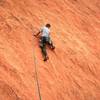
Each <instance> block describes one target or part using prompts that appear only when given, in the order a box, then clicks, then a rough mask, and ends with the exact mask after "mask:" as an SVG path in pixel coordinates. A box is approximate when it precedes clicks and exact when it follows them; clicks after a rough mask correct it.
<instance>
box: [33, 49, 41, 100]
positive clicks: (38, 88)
mask: <svg viewBox="0 0 100 100" xmlns="http://www.w3.org/2000/svg"><path fill="white" fill-rule="evenodd" d="M34 51H35V50H34ZM34 51H33V54H34V55H33V56H34V66H35V76H36V85H37V90H38V95H39V100H42V96H41V91H40V85H39V79H38V73H37V64H36V57H35V52H34Z"/></svg>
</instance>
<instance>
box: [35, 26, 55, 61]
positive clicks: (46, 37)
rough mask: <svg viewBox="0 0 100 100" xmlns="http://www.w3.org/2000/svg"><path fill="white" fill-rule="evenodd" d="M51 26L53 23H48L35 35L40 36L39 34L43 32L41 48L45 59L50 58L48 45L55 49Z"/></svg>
mask: <svg viewBox="0 0 100 100" xmlns="http://www.w3.org/2000/svg"><path fill="white" fill-rule="evenodd" d="M50 28H51V25H50V24H46V25H45V26H44V27H42V28H41V29H40V31H39V32H38V33H37V34H35V35H34V36H38V35H39V34H41V35H40V48H41V51H42V54H43V57H44V61H47V60H48V59H49V57H48V54H47V51H46V45H49V46H50V48H51V49H52V50H54V49H55V46H54V45H53V42H52V40H51V37H50Z"/></svg>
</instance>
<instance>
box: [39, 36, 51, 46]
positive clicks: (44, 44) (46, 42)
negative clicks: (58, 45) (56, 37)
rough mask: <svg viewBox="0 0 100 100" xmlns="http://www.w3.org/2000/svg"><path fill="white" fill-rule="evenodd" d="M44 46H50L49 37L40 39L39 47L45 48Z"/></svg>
mask: <svg viewBox="0 0 100 100" xmlns="http://www.w3.org/2000/svg"><path fill="white" fill-rule="evenodd" d="M46 44H49V45H51V44H52V41H51V39H50V37H41V38H40V47H45V46H46Z"/></svg>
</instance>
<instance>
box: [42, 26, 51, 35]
mask: <svg viewBox="0 0 100 100" xmlns="http://www.w3.org/2000/svg"><path fill="white" fill-rule="evenodd" d="M41 36H42V37H49V36H50V29H48V28H47V27H45V26H44V27H42V29H41Z"/></svg>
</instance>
